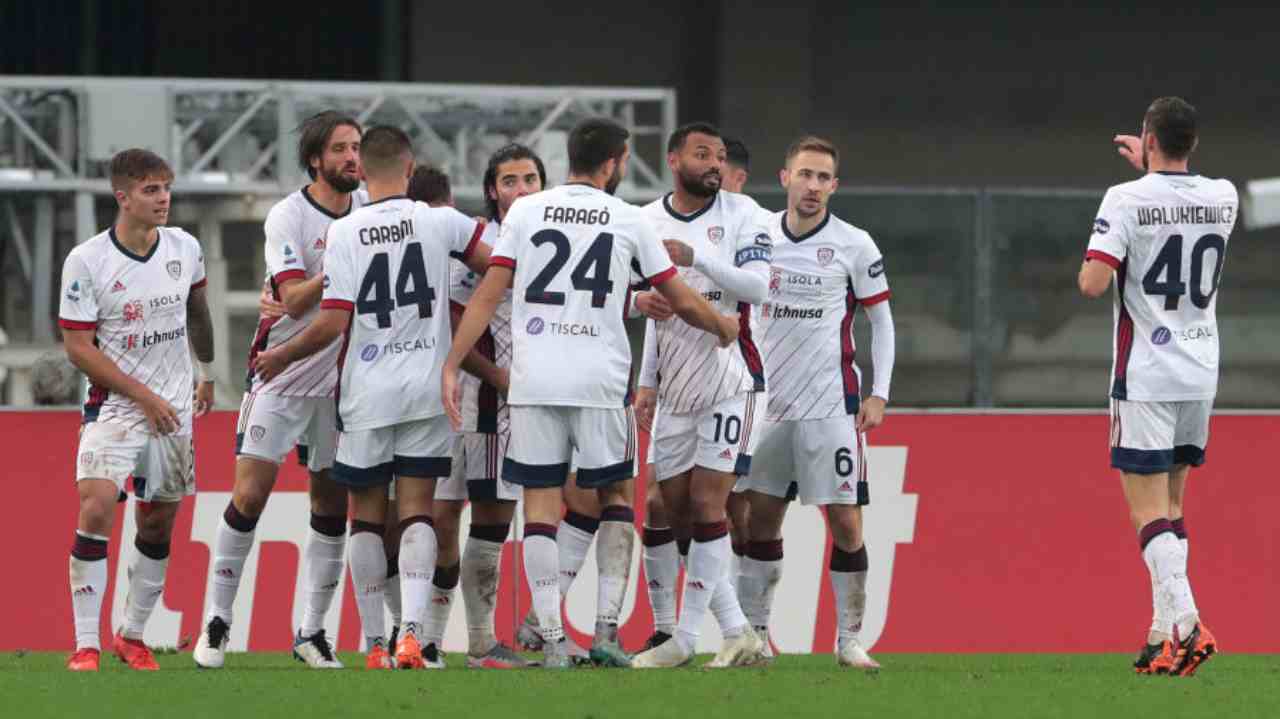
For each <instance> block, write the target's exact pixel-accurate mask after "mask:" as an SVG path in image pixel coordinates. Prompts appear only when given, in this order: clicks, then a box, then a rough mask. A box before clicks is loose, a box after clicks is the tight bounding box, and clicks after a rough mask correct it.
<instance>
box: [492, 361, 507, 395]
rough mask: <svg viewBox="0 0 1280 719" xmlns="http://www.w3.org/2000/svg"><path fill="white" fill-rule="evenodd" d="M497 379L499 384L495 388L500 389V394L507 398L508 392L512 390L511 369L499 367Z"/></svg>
mask: <svg viewBox="0 0 1280 719" xmlns="http://www.w3.org/2000/svg"><path fill="white" fill-rule="evenodd" d="M497 380H498V384H497V386H495V387H494V389H496V390H498V394H500V395H502V398H503V399H506V397H507V392H509V391H511V370H510V369H508V368H506V367H499V368H498V376H497Z"/></svg>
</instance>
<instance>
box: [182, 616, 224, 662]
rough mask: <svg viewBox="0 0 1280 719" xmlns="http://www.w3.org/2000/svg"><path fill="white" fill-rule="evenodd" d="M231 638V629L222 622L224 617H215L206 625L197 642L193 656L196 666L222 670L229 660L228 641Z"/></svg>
mask: <svg viewBox="0 0 1280 719" xmlns="http://www.w3.org/2000/svg"><path fill="white" fill-rule="evenodd" d="M230 637H231V627H230V625H228V624H227V623H226V622H224V621H222V617H214V618H213V619H210V620H209V621H208V623H206V624H205V625H204V631H202V632H200V639H199V640H197V641H196V648H195V651H193V652H191V656H192V657H194V658H195V660H196V666H197V667H200V668H201V669H221V668H222V663H223V662H224V661H226V658H227V640H228V639H230Z"/></svg>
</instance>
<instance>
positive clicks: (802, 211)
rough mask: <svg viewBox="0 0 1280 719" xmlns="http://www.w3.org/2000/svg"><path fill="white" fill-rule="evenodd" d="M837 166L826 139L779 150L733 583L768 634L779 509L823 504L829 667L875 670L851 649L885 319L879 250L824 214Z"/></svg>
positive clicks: (778, 563) (884, 381)
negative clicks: (832, 625)
mask: <svg viewBox="0 0 1280 719" xmlns="http://www.w3.org/2000/svg"><path fill="white" fill-rule="evenodd" d="M839 160H840V158H839V153H838V151H837V150H836V148H835V146H834V145H832V144H831V143H830V142H829V141H827V140H824V139H821V138H817V137H812V136H810V137H803V138H801V139H799V140H797V141H796V142H794V143H793V144H792V145H791V147H790V148H789V149H788V150H787V156H786V166H785V167H784V168H783V170H782V172H781V180H782V186H783V187H784V188H785V189H786V191H787V209H786V210H785V211H784V212H780V213H778V214H776V215H774V216H773V225H772V231H773V232H774V233H775V236H776V237H777V238H778V239H777V242H776V243H775V244H774V250H773V267H772V269H771V277H770V281H769V302H768V304H766V305H765V307H764V311H763V313H762V319H761V324H762V326H763V337H764V342H763V344H764V364H765V368H766V369H767V370H768V372H769V383H770V386H769V411H768V416H767V418H766V420H765V421H764V422H763V423H762V424H763V426H762V427H761V438H760V444H759V446H758V449H757V455H758V456H757V459H756V461H755V463H754V465H753V467H752V473H751V476H750V478H748V479H746V480H744V482H743V484H744V487H745V489H746V490H747V491H746V494H747V496H748V499H749V501H750V503H751V515H750V516H751V519H750V534H751V541H750V542H749V543H748V545H747V553H746V557H745V559H744V560H743V562H742V569H741V572H742V573H741V575H740V576H739V578H738V586H739V591H740V593H741V594H742V597H743V599H742V602H743V608H744V609H745V610H746V612H747V615H748V616H749V617H751V619H752V622H753V623H754V624H756V625H757V627H759V631H761V632H764V631H767V626H768V623H769V613H770V610H771V608H772V603H773V592H774V589H775V588H776V587H777V585H778V582H779V580H780V579H781V576H782V557H783V554H782V520H783V517H784V516H785V514H786V509H787V504H788V501H789V499H790V497H791V496H792V495H793V494H794V495H798V498H799V499H800V501H801V502H803V503H804V504H809V505H817V506H819V507H822V509H823V511H824V512H825V513H826V515H827V525H828V526H829V527H830V528H831V535H832V544H833V546H832V548H831V562H830V565H829V570H830V577H831V589H832V592H833V594H834V595H835V600H836V621H837V624H836V626H837V628H838V642H837V659H838V661H839V663H840V664H841V665H842V666H852V667H859V668H866V669H873V668H877V667H878V666H879V665H878V664H877V663H876V662H875V660H873V659H872V658H871V657H870V656H869V655H868V654H867V652H866V650H865V649H864V648H863V647H862V646H861V645H860V644H859V643H858V631H859V629H860V628H861V626H862V619H863V611H864V609H865V607H866V601H867V592H866V586H867V585H866V583H867V566H868V562H867V549H866V546H865V545H864V544H863V532H862V527H863V518H862V507H863V506H864V505H866V504H867V503H868V502H869V500H870V492H869V489H868V485H867V466H866V444H867V440H866V432H868V431H870V430H872V429H875V428H876V427H878V426H880V424H881V423H882V422H883V421H884V410H885V405H886V404H887V403H888V401H889V384H890V379H891V377H892V375H893V360H894V331H893V316H892V315H891V313H890V311H889V302H888V300H889V282H888V278H887V277H886V276H885V268H884V259H883V258H882V257H881V255H880V250H879V248H877V247H876V243H875V242H874V241H873V240H872V239H871V236H870V235H868V234H867V233H866V232H864V231H863V230H860V229H858V228H857V227H854V226H853V225H850V224H849V223H847V222H845V221H844V220H841V219H840V218H838V217H835V216H834V215H832V214H831V211H830V210H829V209H828V206H827V204H828V201H829V199H830V197H831V193H833V192H835V190H836V187H837V186H838V184H839V178H838V170H839ZM859 305H861V306H862V308H863V310H864V311H865V312H866V313H867V317H868V319H869V320H870V321H871V358H872V363H873V365H874V367H875V386H873V387H872V388H871V391H870V393H869V396H867V397H865V398H864V397H863V387H862V373H861V371H860V370H859V369H858V365H857V364H856V363H855V362H854V345H853V320H854V314H855V313H856V312H857V309H858V306H859ZM819 551H821V550H819Z"/></svg>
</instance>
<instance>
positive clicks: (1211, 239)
mask: <svg viewBox="0 0 1280 719" xmlns="http://www.w3.org/2000/svg"><path fill="white" fill-rule="evenodd" d="M1210 249H1212V250H1213V251H1214V253H1213V254H1214V257H1215V259H1214V265H1213V281H1212V282H1211V283H1210V284H1209V291H1208V292H1207V293H1206V292H1204V290H1203V289H1202V286H1203V285H1202V281H1203V279H1204V255H1205V253H1206V252H1208V251H1209V250H1210ZM1226 249H1227V241H1226V240H1225V239H1223V238H1222V237H1221V236H1219V235H1205V236H1204V237H1201V238H1200V239H1199V240H1196V244H1195V245H1193V246H1192V247H1191V277H1190V278H1188V279H1189V280H1190V282H1189V284H1190V285H1191V292H1190V295H1191V303H1192V304H1194V305H1195V306H1196V307H1199V308H1200V309H1202V310H1203V309H1205V308H1207V307H1208V306H1209V301H1210V300H1212V299H1213V294H1214V293H1215V292H1217V291H1218V280H1219V279H1221V277H1222V260H1223V258H1224V256H1225V255H1226ZM1162 275H1163V276H1164V279H1163V280H1162V279H1160V277H1161V276H1162ZM1187 285H1188V282H1184V281H1183V279H1182V235H1171V236H1170V237H1169V239H1168V240H1167V241H1165V243H1164V247H1162V248H1161V249H1160V252H1159V254H1157V255H1156V259H1155V261H1154V262H1152V263H1151V269H1149V270H1147V274H1145V275H1143V277H1142V291H1143V292H1145V293H1147V294H1149V295H1162V296H1164V308H1165V309H1166V310H1168V311H1171V312H1172V311H1176V310H1177V309H1178V302H1179V301H1180V300H1181V299H1182V296H1183V295H1185V294H1187Z"/></svg>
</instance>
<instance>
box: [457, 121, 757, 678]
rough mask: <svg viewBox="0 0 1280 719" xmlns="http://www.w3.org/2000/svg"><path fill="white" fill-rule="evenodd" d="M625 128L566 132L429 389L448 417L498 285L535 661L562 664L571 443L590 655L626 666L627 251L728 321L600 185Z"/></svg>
mask: <svg viewBox="0 0 1280 719" xmlns="http://www.w3.org/2000/svg"><path fill="white" fill-rule="evenodd" d="M629 135H630V133H628V132H627V130H626V129H624V128H623V127H621V126H620V125H618V124H617V123H615V122H613V121H611V120H607V119H590V120H585V121H583V122H582V123H580V124H579V125H578V126H577V127H575V128H574V129H573V130H572V131H571V132H570V134H569V142H568V156H569V181H568V183H567V184H565V185H562V186H560V187H557V188H554V189H551V190H546V191H544V192H540V193H537V194H535V195H530V196H528V197H523V198H521V199H519V200H516V202H515V203H514V204H513V205H512V206H511V209H510V210H509V211H508V212H507V216H506V218H505V219H504V220H503V222H502V229H501V232H500V233H499V237H498V245H497V247H496V248H495V250H494V259H493V263H492V266H491V267H490V268H489V272H488V274H486V275H485V278H484V280H482V281H481V283H480V286H479V287H478V288H477V289H476V292H475V294H474V295H473V296H472V298H471V303H470V305H468V307H467V311H466V313H465V314H464V315H463V317H462V323H461V325H460V326H459V327H458V331H457V336H456V338H455V339H456V341H455V343H454V347H453V349H452V350H451V352H450V354H449V358H448V360H447V361H446V363H445V369H444V376H443V394H444V398H445V402H446V405H447V408H448V411H449V415H450V418H451V419H452V420H453V422H454V425H455V426H458V425H460V423H461V419H462V417H461V411H460V407H459V405H458V397H456V396H455V391H456V390H457V389H458V366H459V363H460V361H461V359H462V357H463V354H464V353H465V352H467V351H468V350H469V349H470V348H471V347H472V345H474V344H475V343H476V341H477V340H478V339H479V338H480V336H481V334H483V332H484V330H485V328H486V327H488V325H489V322H490V320H491V318H492V317H493V314H494V311H495V310H496V309H497V307H498V305H499V304H500V303H501V301H502V298H503V297H504V295H505V293H506V290H507V288H508V287H512V288H513V290H514V291H513V293H512V319H511V328H512V336H513V343H514V345H513V347H514V353H513V360H512V365H511V389H510V392H509V393H508V396H507V400H508V408H509V409H508V411H509V413H510V422H511V442H510V444H509V445H508V448H507V456H506V459H505V460H504V462H503V479H506V480H508V481H512V482H515V483H516V484H519V485H521V486H522V487H523V488H524V502H525V505H524V506H525V521H526V525H525V532H524V563H525V571H526V573H527V574H528V577H529V588H530V591H531V592H532V594H533V605H534V608H535V611H536V612H537V614H538V624H539V628H540V630H541V632H542V637H543V639H544V640H545V643H544V647H543V649H544V654H545V657H544V664H545V666H548V667H565V666H568V665H569V657H568V655H567V650H566V647H565V641H564V629H563V626H562V624H561V619H560V586H559V581H558V579H557V574H558V569H559V567H558V564H559V562H558V555H557V549H556V543H555V535H556V524H557V523H558V522H559V521H560V495H561V489H560V488H561V486H563V485H564V483H565V480H566V478H567V475H568V472H569V462H570V460H571V459H572V458H573V455H574V450H575V449H576V450H577V452H578V455H577V456H578V460H577V463H578V473H577V481H578V483H579V484H581V485H582V486H584V487H591V488H596V489H597V491H598V494H599V497H600V505H601V507H602V510H601V520H602V521H601V522H600V528H599V531H598V537H597V554H596V560H597V563H598V565H599V572H600V584H599V593H598V595H597V596H598V601H597V608H596V630H595V637H594V641H593V643H592V648H591V655H592V658H593V659H594V660H596V661H597V662H598V663H602V664H609V665H624V666H625V665H626V664H627V663H629V658H628V657H627V656H626V654H625V653H623V652H622V650H621V648H620V647H619V646H618V643H617V630H618V615H619V613H620V611H621V609H622V603H623V599H624V598H625V595H626V589H627V581H628V575H629V573H630V567H631V550H632V546H633V543H634V540H635V531H634V528H633V527H632V522H633V521H634V514H633V512H632V510H631V507H630V500H631V491H632V477H633V476H634V475H635V453H636V444H637V442H636V429H635V419H634V415H633V413H632V409H631V406H630V390H629V380H630V375H631V351H630V345H629V343H628V340H627V335H626V330H625V327H624V325H623V317H624V315H625V314H626V312H627V310H628V306H629V301H628V294H629V293H630V282H629V280H630V272H631V267H632V262H633V261H634V262H635V263H636V265H637V266H638V269H639V272H640V274H641V275H643V276H644V277H646V278H648V279H649V280H650V281H651V282H652V283H653V284H654V285H656V286H657V287H658V291H659V292H662V293H663V296H664V297H665V298H666V299H667V301H668V302H669V303H670V304H671V306H672V308H673V309H674V311H675V312H676V313H677V314H679V315H680V316H681V318H683V319H684V320H685V321H687V322H689V323H690V324H692V325H694V326H697V327H699V328H701V329H703V330H704V331H707V332H710V333H714V334H715V335H716V336H717V337H718V339H719V342H720V344H722V345H727V344H729V343H731V342H733V341H734V340H735V339H737V334H738V324H737V320H736V318H733V317H727V316H722V315H719V314H718V313H716V311H715V310H714V309H712V306H711V305H710V304H709V303H707V302H706V301H705V300H703V299H701V298H699V297H698V296H697V294H696V293H694V292H693V291H692V290H691V289H690V288H689V287H688V285H686V284H685V283H684V282H683V281H681V280H680V279H679V278H678V277H676V271H675V268H674V267H673V266H672V264H671V260H670V259H669V258H668V256H667V253H666V252H664V250H663V246H662V244H661V243H660V242H659V241H658V237H657V235H656V234H655V233H654V232H653V228H652V227H651V226H650V225H649V223H648V222H647V221H646V220H645V219H644V217H643V215H642V213H641V212H640V210H639V209H638V208H635V207H633V206H631V205H628V204H627V203H625V202H623V201H621V200H619V199H617V198H615V197H614V196H613V192H614V191H615V190H616V189H617V186H618V183H619V182H620V181H621V179H622V177H623V175H624V173H625V171H626V164H627V158H628V156H629V153H630V148H629V147H628V143H627V139H628V137H629Z"/></svg>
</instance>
